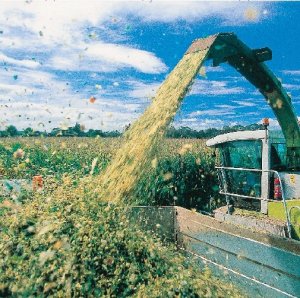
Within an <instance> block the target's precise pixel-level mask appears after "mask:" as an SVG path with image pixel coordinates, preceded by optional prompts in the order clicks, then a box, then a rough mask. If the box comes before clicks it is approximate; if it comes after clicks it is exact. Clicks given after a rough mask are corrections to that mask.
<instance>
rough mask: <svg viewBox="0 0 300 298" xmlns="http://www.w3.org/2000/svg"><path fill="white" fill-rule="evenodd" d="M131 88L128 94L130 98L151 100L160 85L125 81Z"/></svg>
mask: <svg viewBox="0 0 300 298" xmlns="http://www.w3.org/2000/svg"><path fill="white" fill-rule="evenodd" d="M127 83H128V84H129V85H130V86H131V87H132V88H133V89H132V90H130V91H129V92H128V96H130V97H132V98H141V99H151V98H152V97H154V96H155V94H156V91H157V90H158V88H159V87H160V85H161V83H148V84H147V83H144V82H140V81H127Z"/></svg>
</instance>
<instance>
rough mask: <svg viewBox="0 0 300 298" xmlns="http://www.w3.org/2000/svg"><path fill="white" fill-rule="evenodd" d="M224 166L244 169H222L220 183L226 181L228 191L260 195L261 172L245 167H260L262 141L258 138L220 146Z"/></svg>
mask: <svg viewBox="0 0 300 298" xmlns="http://www.w3.org/2000/svg"><path fill="white" fill-rule="evenodd" d="M219 148H220V150H221V159H222V165H223V166H224V167H230V168H231V167H233V168H243V169H245V170H233V169H224V170H223V174H222V180H223V181H222V183H226V187H227V191H228V192H229V193H233V194H238V195H243V196H251V197H260V195H261V172H253V171H251V170H250V171H249V170H247V169H261V160H262V142H261V141H259V140H247V141H234V142H227V143H224V144H222V145H221V146H220V147H219Z"/></svg>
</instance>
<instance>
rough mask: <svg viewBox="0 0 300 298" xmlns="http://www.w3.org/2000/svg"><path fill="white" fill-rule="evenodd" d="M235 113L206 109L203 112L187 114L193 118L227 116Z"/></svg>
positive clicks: (226, 110) (227, 110)
mask: <svg viewBox="0 0 300 298" xmlns="http://www.w3.org/2000/svg"><path fill="white" fill-rule="evenodd" d="M234 114H235V112H234V111H233V110H229V109H228V108H225V109H206V110H203V111H195V112H192V113H190V114H189V117H195V116H227V115H234Z"/></svg>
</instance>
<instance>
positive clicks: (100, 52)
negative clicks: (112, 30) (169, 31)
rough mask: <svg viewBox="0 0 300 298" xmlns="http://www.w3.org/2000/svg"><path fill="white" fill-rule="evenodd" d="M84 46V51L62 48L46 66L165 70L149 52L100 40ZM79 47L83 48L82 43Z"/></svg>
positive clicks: (95, 69) (64, 68)
mask: <svg viewBox="0 0 300 298" xmlns="http://www.w3.org/2000/svg"><path fill="white" fill-rule="evenodd" d="M85 46H86V50H85V51H79V50H77V51H76V50H75V51H74V50H69V51H68V50H67V51H64V50H62V52H61V53H57V54H56V55H55V56H53V57H52V58H51V59H50V61H49V63H48V64H47V66H48V67H51V68H53V69H62V70H66V69H67V70H75V71H78V70H86V71H100V72H111V71H117V70H119V69H122V68H125V67H132V68H135V69H136V70H138V71H140V72H143V73H149V74H157V73H162V72H165V71H166V70H167V66H166V65H165V64H164V63H163V62H162V61H161V59H159V58H157V57H156V56H155V55H154V54H153V53H151V52H147V51H143V50H139V49H134V48H132V47H128V46H123V45H117V44H109V43H100V42H97V43H93V44H88V45H87V44H86V45H85ZM81 48H84V45H82V46H81Z"/></svg>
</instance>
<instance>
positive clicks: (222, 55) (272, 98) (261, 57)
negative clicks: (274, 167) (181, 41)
mask: <svg viewBox="0 0 300 298" xmlns="http://www.w3.org/2000/svg"><path fill="white" fill-rule="evenodd" d="M205 49H208V54H207V58H206V59H212V60H213V66H218V65H219V64H220V63H224V62H227V63H228V64H229V65H231V66H232V67H234V68H235V69H236V70H237V71H238V72H240V73H241V74H242V75H243V76H244V77H245V78H246V79H247V80H248V81H249V82H250V83H252V84H253V85H254V86H255V87H256V88H257V89H258V90H259V91H260V92H261V93H262V95H263V96H264V97H265V99H266V101H267V102H268V104H269V105H270V107H271V108H272V110H273V112H274V114H275V116H276V118H277V120H278V122H279V125H280V126H281V129H282V132H283V135H284V137H285V140H286V145H287V163H288V166H289V168H290V169H293V170H299V169H300V127H299V123H298V119H297V116H296V113H295V110H294V107H293V105H292V102H291V98H290V96H289V95H288V94H287V92H286V91H285V90H284V88H283V87H282V85H281V83H280V81H279V80H278V79H277V77H276V76H275V75H274V74H273V72H272V71H271V70H270V69H269V68H268V67H267V66H266V65H265V64H264V63H263V62H264V61H266V60H271V59H272V52H271V50H270V49H269V48H262V49H255V50H251V49H250V48H249V47H248V46H246V45H245V44H244V43H243V42H241V41H240V40H239V39H238V38H237V36H236V35H235V34H233V33H218V34H215V35H212V36H209V37H206V38H202V39H197V40H195V41H194V42H193V43H192V45H191V46H190V48H189V49H188V51H187V52H186V54H188V53H193V52H197V51H203V50H205Z"/></svg>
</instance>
